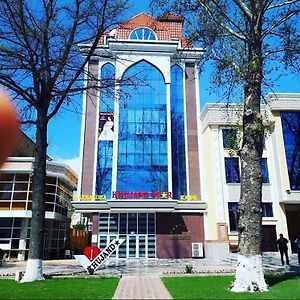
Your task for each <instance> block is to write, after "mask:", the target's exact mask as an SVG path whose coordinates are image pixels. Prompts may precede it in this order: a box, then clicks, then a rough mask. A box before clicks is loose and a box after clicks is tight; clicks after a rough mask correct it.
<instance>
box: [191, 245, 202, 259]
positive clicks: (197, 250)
mask: <svg viewBox="0 0 300 300" xmlns="http://www.w3.org/2000/svg"><path fill="white" fill-rule="evenodd" d="M192 257H195V258H196V257H198V258H203V257H204V253H203V243H192Z"/></svg>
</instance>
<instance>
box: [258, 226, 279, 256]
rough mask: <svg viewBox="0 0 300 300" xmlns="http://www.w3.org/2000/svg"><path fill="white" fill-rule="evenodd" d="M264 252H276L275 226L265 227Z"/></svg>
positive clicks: (263, 237) (263, 227) (263, 228)
mask: <svg viewBox="0 0 300 300" xmlns="http://www.w3.org/2000/svg"><path fill="white" fill-rule="evenodd" d="M262 230H263V236H262V251H268V252H276V251H277V246H276V228H275V225H263V226H262Z"/></svg>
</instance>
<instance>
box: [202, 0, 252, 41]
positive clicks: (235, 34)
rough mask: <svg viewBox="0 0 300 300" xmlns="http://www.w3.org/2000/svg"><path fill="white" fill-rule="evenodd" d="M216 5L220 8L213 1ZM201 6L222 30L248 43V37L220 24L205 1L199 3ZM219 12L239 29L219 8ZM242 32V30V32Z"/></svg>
mask: <svg viewBox="0 0 300 300" xmlns="http://www.w3.org/2000/svg"><path fill="white" fill-rule="evenodd" d="M213 2H214V4H215V5H217V6H218V8H219V5H218V4H217V3H216V2H215V1H213ZM199 4H200V5H201V6H202V7H203V8H204V10H205V11H206V13H207V14H208V15H209V16H210V17H211V18H212V20H213V21H214V22H215V23H216V24H217V25H219V26H220V27H221V28H223V29H224V30H226V31H227V32H228V33H230V34H231V35H233V36H235V37H236V38H238V39H240V40H242V41H247V38H246V36H244V35H242V34H240V33H238V32H236V31H234V30H233V29H232V28H230V27H228V26H226V25H225V24H224V23H223V22H220V21H219V20H218V19H217V18H216V17H215V16H214V14H213V13H212V11H211V9H210V8H209V7H208V6H207V5H206V4H205V3H204V2H203V1H199ZM219 12H220V13H221V14H222V16H223V17H224V18H226V19H227V21H229V22H230V23H232V24H233V25H234V26H235V27H237V28H239V27H238V26H237V25H236V24H235V23H234V22H233V21H232V20H231V19H230V18H229V16H227V15H226V14H225V13H224V12H222V9H220V8H219ZM240 31H241V32H242V30H240Z"/></svg>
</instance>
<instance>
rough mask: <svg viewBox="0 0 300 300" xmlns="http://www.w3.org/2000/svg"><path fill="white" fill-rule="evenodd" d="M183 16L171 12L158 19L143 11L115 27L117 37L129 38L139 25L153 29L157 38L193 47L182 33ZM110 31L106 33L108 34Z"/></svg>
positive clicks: (102, 40) (102, 41) (185, 46)
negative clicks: (176, 41) (177, 41)
mask: <svg viewBox="0 0 300 300" xmlns="http://www.w3.org/2000/svg"><path fill="white" fill-rule="evenodd" d="M183 21H184V19H183V17H181V16H177V15H173V14H170V13H167V14H164V15H163V16H161V17H159V18H158V19H154V18H152V17H151V16H149V15H148V14H146V13H141V14H139V15H137V16H135V17H133V18H131V19H129V20H128V21H127V22H125V23H123V24H120V25H119V26H117V27H115V29H113V30H115V35H114V37H115V38H116V39H128V38H129V35H130V33H131V32H132V31H133V30H134V29H136V28H139V27H147V28H149V29H152V30H153V31H154V32H155V33H156V35H157V39H158V40H161V41H171V40H180V41H181V47H183V48H193V46H192V45H191V44H189V43H188V42H187V41H186V39H185V37H184V36H183V33H182V26H183ZM108 35H109V33H107V34H105V36H108ZM100 44H104V37H103V38H101V40H100Z"/></svg>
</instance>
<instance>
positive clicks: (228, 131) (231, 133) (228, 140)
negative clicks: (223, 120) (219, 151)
mask: <svg viewBox="0 0 300 300" xmlns="http://www.w3.org/2000/svg"><path fill="white" fill-rule="evenodd" d="M222 135H223V147H224V149H235V148H236V146H237V130H236V129H234V128H224V129H222Z"/></svg>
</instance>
